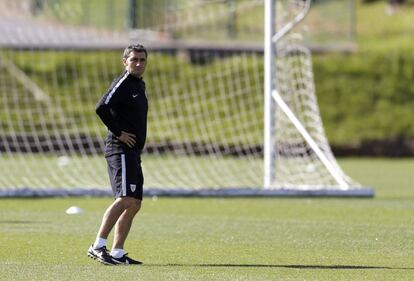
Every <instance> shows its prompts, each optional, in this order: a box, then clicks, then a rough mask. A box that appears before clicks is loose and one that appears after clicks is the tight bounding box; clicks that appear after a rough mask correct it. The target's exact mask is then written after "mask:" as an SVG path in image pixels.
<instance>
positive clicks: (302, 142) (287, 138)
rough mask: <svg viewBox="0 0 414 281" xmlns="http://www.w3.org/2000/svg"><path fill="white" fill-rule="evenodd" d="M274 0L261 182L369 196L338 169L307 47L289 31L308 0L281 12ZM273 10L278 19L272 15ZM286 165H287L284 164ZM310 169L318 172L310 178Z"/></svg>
mask: <svg viewBox="0 0 414 281" xmlns="http://www.w3.org/2000/svg"><path fill="white" fill-rule="evenodd" d="M278 2H282V1H275V0H267V1H265V24H264V26H265V40H264V42H265V47H264V53H265V54H264V57H265V59H264V60H265V62H264V64H265V77H264V84H265V85H264V89H265V91H264V92H265V98H264V100H265V106H264V108H265V122H264V123H265V129H264V132H265V141H264V188H266V189H279V190H282V191H283V190H286V191H289V190H291V189H293V190H295V193H296V194H301V192H305V193H306V194H308V195H309V194H313V193H315V194H318V195H320V194H321V193H322V194H323V193H324V192H327V193H329V194H337V195H338V196H342V195H345V196H346V195H350V196H353V195H355V196H373V194H374V192H373V189H371V188H362V187H361V185H360V184H359V183H357V182H355V181H353V180H352V179H350V178H349V177H348V176H346V174H345V173H344V172H343V171H342V169H341V168H340V166H339V165H338V164H337V162H336V159H335V157H334V155H333V154H332V151H331V149H330V147H329V144H328V140H327V139H326V136H325V134H324V130H323V125H322V120H321V118H320V113H319V110H318V105H317V100H316V94H315V88H314V81H313V70H312V65H311V53H310V51H309V49H308V48H307V47H306V46H305V45H304V43H303V42H302V36H301V34H300V32H292V30H293V29H294V28H295V26H296V25H298V24H299V23H300V22H301V21H302V20H303V19H304V18H305V17H306V15H307V13H308V12H309V10H310V5H311V0H305V1H291V3H290V5H291V7H286V6H288V5H289V4H287V5H285V6H284V7H283V8H285V10H284V11H282V13H285V14H284V15H283V16H281V14H282V13H279V14H278V13H277V11H276V10H277V7H278V8H279V9H280V8H281V7H282V5H277V3H278ZM292 3H293V4H292ZM278 15H279V16H280V17H282V20H279V21H277V18H278ZM292 149H293V150H294V151H292ZM295 151H299V152H295ZM297 153H299V154H298V155H297ZM295 158H298V159H296V160H295ZM290 162H293V164H290ZM289 165H291V167H292V168H291V169H290V170H289V169H285V168H284V167H285V166H289ZM297 167H300V168H299V169H300V170H298V169H297ZM292 170H296V171H297V172H293V173H292ZM306 174H308V175H306ZM313 174H319V176H318V179H317V180H316V181H313V180H312V179H311V178H312V177H313ZM300 177H304V178H305V179H306V180H303V179H300Z"/></svg>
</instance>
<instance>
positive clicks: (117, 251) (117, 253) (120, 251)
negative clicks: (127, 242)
mask: <svg viewBox="0 0 414 281" xmlns="http://www.w3.org/2000/svg"><path fill="white" fill-rule="evenodd" d="M124 255H125V251H124V249H117V248H114V249H112V251H111V256H113V257H114V258H117V259H118V258H120V257H122V256H124Z"/></svg>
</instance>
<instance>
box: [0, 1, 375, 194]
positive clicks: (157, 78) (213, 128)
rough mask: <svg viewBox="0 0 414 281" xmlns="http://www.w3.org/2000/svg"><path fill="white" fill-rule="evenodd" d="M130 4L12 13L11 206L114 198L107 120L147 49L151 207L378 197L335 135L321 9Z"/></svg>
mask: <svg viewBox="0 0 414 281" xmlns="http://www.w3.org/2000/svg"><path fill="white" fill-rule="evenodd" d="M130 2H131V1H128V0H121V1H119V0H116V1H115V0H108V1H105V2H102V1H97V0H91V1H90V2H88V5H85V4H84V3H85V2H84V1H81V0H73V1H67V2H64V1H43V2H42V5H40V6H36V7H33V6H32V5H30V3H32V1H29V0H0V32H2V34H3V35H4V36H2V37H0V70H1V71H0V107H1V108H0V116H1V118H0V196H57V195H73V196H79V195H92V196H102V195H110V190H111V189H110V188H109V180H108V176H107V172H106V163H105V160H104V157H103V150H104V139H105V136H106V133H107V132H106V128H105V126H104V125H103V124H102V123H101V122H100V120H99V118H98V117H97V116H96V114H95V112H94V108H95V104H96V102H97V101H98V100H99V98H100V97H101V95H102V94H103V93H104V92H105V91H106V90H107V88H108V86H109V84H110V82H111V81H112V80H113V79H114V78H115V77H117V76H118V75H119V74H120V73H121V72H122V71H123V68H122V63H121V53H122V50H123V48H124V47H125V46H126V45H127V44H129V43H136V42H137V41H138V42H140V43H142V44H144V45H145V46H146V47H147V48H148V50H149V57H148V67H147V70H146V73H145V75H144V80H145V81H146V85H147V92H148V97H149V116H148V137H147V142H146V147H145V149H144V151H143V154H142V166H143V170H144V177H145V184H144V190H145V195H148V196H154V195H162V196H265V197H267V196H361V197H370V196H373V194H374V193H373V190H372V189H367V188H363V187H362V186H361V185H360V184H359V183H357V182H356V181H354V180H352V179H350V178H349V177H348V176H347V175H346V174H345V173H344V172H343V171H342V170H341V168H340V167H339V165H338V163H337V162H336V159H335V157H334V155H333V153H332V151H331V149H330V146H329V143H328V140H327V138H326V136H325V133H324V130H323V125H322V121H321V117H320V113H319V108H318V104H317V100H316V95H315V87H314V81H313V71H312V65H311V52H310V51H309V49H308V48H307V47H306V44H304V43H303V42H302V38H301V29H300V26H296V24H297V23H299V22H300V21H299V19H300V18H303V17H304V16H305V15H306V9H307V8H309V3H310V2H309V1H302V0H293V1H285V0H278V1H274V0H264V1H263V0H238V1H236V0H233V1H228V0H211V1H209V0H208V1H190V0H188V1H186V0H184V1H181V0H180V1H161V0H160V1H156V2H154V3H152V2H151V3H152V4H151V5H153V7H152V8H151V9H148V11H146V10H144V9H145V3H146V2H147V1H140V2H139V3H140V5H138V6H139V7H138V6H137V8H139V9H140V10H139V11H137V13H132V12H131V11H129V10H128V8H127V7H129V6H131V5H129V4H130ZM103 3H105V4H103ZM148 3H149V1H148ZM105 5H109V6H105ZM114 5H117V6H116V8H117V9H111V8H112V7H115V6H114ZM86 8H88V9H90V10H88V11H87V12H85V13H82V11H83V10H82V9H86ZM117 10H119V11H120V14H108V18H110V20H111V21H110V22H111V24H108V22H106V21H103V19H102V17H104V16H105V15H106V13H107V12H111V13H115V12H116V11H117ZM151 11H153V13H154V14H152V15H149V17H148V20H147V21H146V22H145V25H142V26H140V22H141V21H140V20H137V19H132V18H131V17H133V16H134V15H135V16H138V15H143V14H145V13H150V12H151ZM162 11H163V12H162ZM126 15H129V17H126ZM120 18H124V19H125V20H128V21H129V22H131V21H133V20H136V21H135V23H134V24H133V26H131V25H130V26H129V29H125V28H124V26H122V21H120V20H119V19H120ZM263 18H265V20H264V21H263ZM86 19H87V20H86ZM112 24H113V25H114V26H112ZM108 26H109V27H108ZM281 31H282V33H283V36H280V34H282V33H280V32H281ZM279 37H280V38H279ZM263 45H264V46H263ZM263 51H264V52H263Z"/></svg>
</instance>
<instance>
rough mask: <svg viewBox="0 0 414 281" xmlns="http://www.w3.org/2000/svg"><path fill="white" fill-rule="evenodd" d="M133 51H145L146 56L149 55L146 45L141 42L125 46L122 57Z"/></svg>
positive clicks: (124, 57)
mask: <svg viewBox="0 0 414 281" xmlns="http://www.w3.org/2000/svg"><path fill="white" fill-rule="evenodd" d="M133 51H135V52H144V53H145V57H148V53H147V49H145V47H144V46H142V45H140V44H134V45H129V46H128V47H126V48H125V50H124V54H123V56H122V58H123V59H126V58H127V57H128V56H129V54H130V53H131V52H133Z"/></svg>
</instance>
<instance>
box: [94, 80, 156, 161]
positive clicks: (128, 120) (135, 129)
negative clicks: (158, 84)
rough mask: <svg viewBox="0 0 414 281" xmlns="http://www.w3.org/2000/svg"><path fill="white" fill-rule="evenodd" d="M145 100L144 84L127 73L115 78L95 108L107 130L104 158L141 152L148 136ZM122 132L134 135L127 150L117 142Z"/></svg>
mask: <svg viewBox="0 0 414 281" xmlns="http://www.w3.org/2000/svg"><path fill="white" fill-rule="evenodd" d="M147 113H148V100H147V94H146V91H145V83H144V81H143V80H142V79H140V78H136V77H134V76H132V75H130V74H128V72H124V73H123V74H122V75H121V76H119V77H118V78H116V79H115V80H114V81H113V82H112V84H111V86H110V87H109V89H108V91H107V92H106V94H105V95H103V96H102V98H101V99H100V101H99V102H98V104H97V105H96V114H98V115H99V117H100V118H101V120H102V122H103V123H104V124H105V125H106V127H107V128H108V130H109V132H108V136H107V138H106V143H105V156H111V155H113V154H119V153H125V152H128V151H131V150H132V151H135V152H138V153H140V152H141V151H142V149H143V148H144V144H145V139H146V137H147ZM121 131H124V132H127V133H132V134H135V135H136V144H135V146H134V147H132V148H129V147H128V146H127V145H126V144H124V143H122V142H121V141H119V140H118V138H117V137H119V136H120V135H121Z"/></svg>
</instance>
